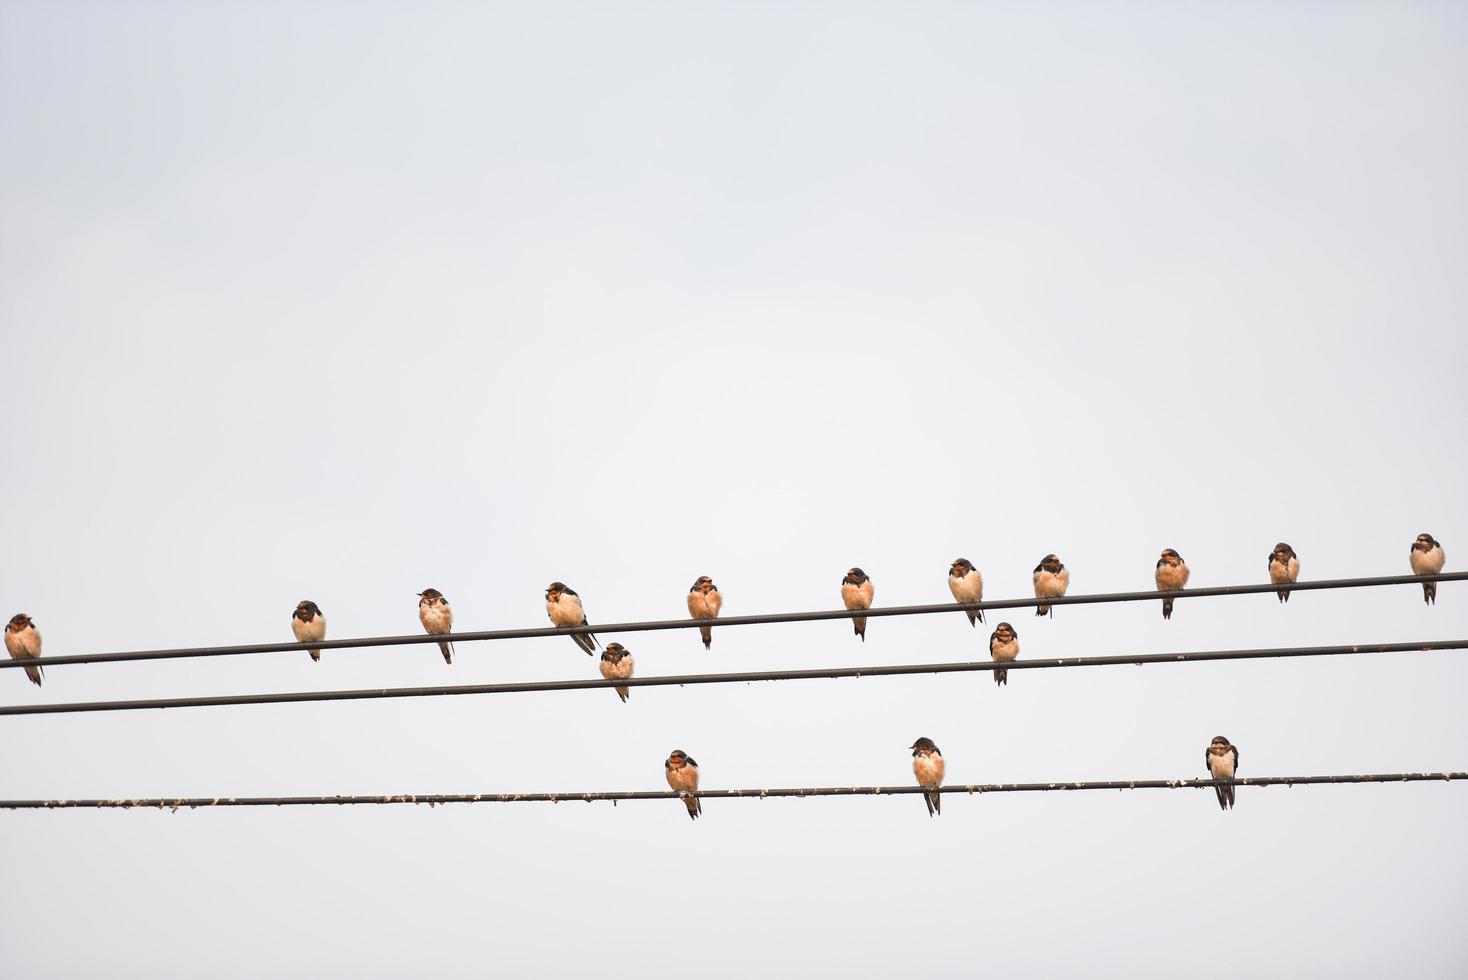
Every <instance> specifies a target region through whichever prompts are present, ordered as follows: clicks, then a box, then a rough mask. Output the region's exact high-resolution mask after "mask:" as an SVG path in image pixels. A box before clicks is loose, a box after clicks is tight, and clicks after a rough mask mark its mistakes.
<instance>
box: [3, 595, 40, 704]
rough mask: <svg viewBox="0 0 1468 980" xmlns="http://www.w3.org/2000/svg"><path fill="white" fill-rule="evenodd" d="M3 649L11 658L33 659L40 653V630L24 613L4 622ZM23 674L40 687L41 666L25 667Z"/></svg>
mask: <svg viewBox="0 0 1468 980" xmlns="http://www.w3.org/2000/svg"><path fill="white" fill-rule="evenodd" d="M5 649H6V650H7V651H9V653H10V659H12V660H34V659H36V658H37V657H39V656H40V655H41V632H40V630H38V629H36V624H35V623H33V622H31V617H29V616H27V615H26V614H25V613H16V614H15V615H14V616H11V617H10V622H8V623H6V624H5ZM25 675H26V676H27V677H29V678H30V679H31V683H32V684H34V685H36V686H37V687H40V686H41V680H42V678H44V677H45V676H46V671H45V669H44V668H42V667H27V668H26V669H25Z"/></svg>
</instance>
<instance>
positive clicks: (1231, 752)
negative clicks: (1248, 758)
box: [1203, 735, 1239, 810]
mask: <svg viewBox="0 0 1468 980" xmlns="http://www.w3.org/2000/svg"><path fill="white" fill-rule="evenodd" d="M1203 764H1204V765H1205V766H1207V767H1208V774H1209V775H1210V776H1212V777H1213V778H1214V779H1233V778H1234V773H1236V772H1238V771H1239V749H1238V746H1236V745H1230V744H1228V739H1226V738H1224V737H1223V736H1222V735H1217V736H1215V737H1214V739H1213V741H1212V742H1210V743H1208V751H1207V752H1205V753H1203ZM1213 788H1214V789H1215V790H1217V791H1218V808H1219V809H1220V810H1227V809H1230V808H1231V807H1232V806H1233V805H1234V788H1233V787H1232V786H1215V787H1213Z"/></svg>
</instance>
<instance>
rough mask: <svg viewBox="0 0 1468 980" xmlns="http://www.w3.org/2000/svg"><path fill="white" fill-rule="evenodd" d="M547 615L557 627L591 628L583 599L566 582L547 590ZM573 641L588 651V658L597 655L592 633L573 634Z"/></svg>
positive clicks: (558, 583)
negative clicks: (582, 602)
mask: <svg viewBox="0 0 1468 980" xmlns="http://www.w3.org/2000/svg"><path fill="white" fill-rule="evenodd" d="M545 614H546V615H547V616H549V617H550V621H551V622H552V623H555V624H556V625H557V626H561V627H567V626H590V625H591V624H590V623H588V622H587V621H586V610H585V609H582V608H581V597H580V596H579V595H577V594H576V592H575V591H574V590H573V589H572V588H571V587H570V586H569V585H567V584H566V583H564V582H552V583H551V584H550V585H549V586H547V587H546V590H545ZM571 639H572V640H575V641H576V645H577V646H578V647H580V648H581V649H583V650H585V651H586V655H587V656H588V657H593V656H595V655H596V647H597V643H596V637H595V636H593V635H591V634H590V633H573V634H571Z"/></svg>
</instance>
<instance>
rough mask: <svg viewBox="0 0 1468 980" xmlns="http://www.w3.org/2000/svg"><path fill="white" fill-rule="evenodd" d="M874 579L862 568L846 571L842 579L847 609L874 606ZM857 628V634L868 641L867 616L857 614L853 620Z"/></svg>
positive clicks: (852, 622) (863, 640)
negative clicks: (868, 576)
mask: <svg viewBox="0 0 1468 980" xmlns="http://www.w3.org/2000/svg"><path fill="white" fill-rule="evenodd" d="M872 593H873V589H872V580H871V579H869V578H867V573H866V572H864V571H862V570H861V569H860V568H853V569H851V570H850V571H848V572H847V573H846V577H845V578H843V579H842V580H841V601H842V602H843V603H845V604H846V608H847V609H870V608H872ZM851 625H852V627H853V628H855V630H856V635H857V636H859V637H861V641H862V642H863V643H865V642H866V641H867V618H866V617H865V616H857V617H856V618H854V619H853V620H852V621H851Z"/></svg>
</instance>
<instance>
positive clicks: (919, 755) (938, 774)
mask: <svg viewBox="0 0 1468 980" xmlns="http://www.w3.org/2000/svg"><path fill="white" fill-rule="evenodd" d="M909 748H911V749H912V774H913V775H914V776H916V777H917V781H918V785H919V786H921V787H922V788H923V789H930V790H936V789H937V788H938V787H939V786H942V785H943V753H942V752H939V751H938V746H936V745H934V744H933V740H932V739H931V738H920V739H918V740H917V741H916V742H913V743H912V745H910V746H909ZM923 800H924V802H926V803H927V804H928V816H930V817H931V816H935V815H936V816H940V817H941V816H942V815H943V797H942V795H941V794H939V793H936V792H935V793H924V794H923Z"/></svg>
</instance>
